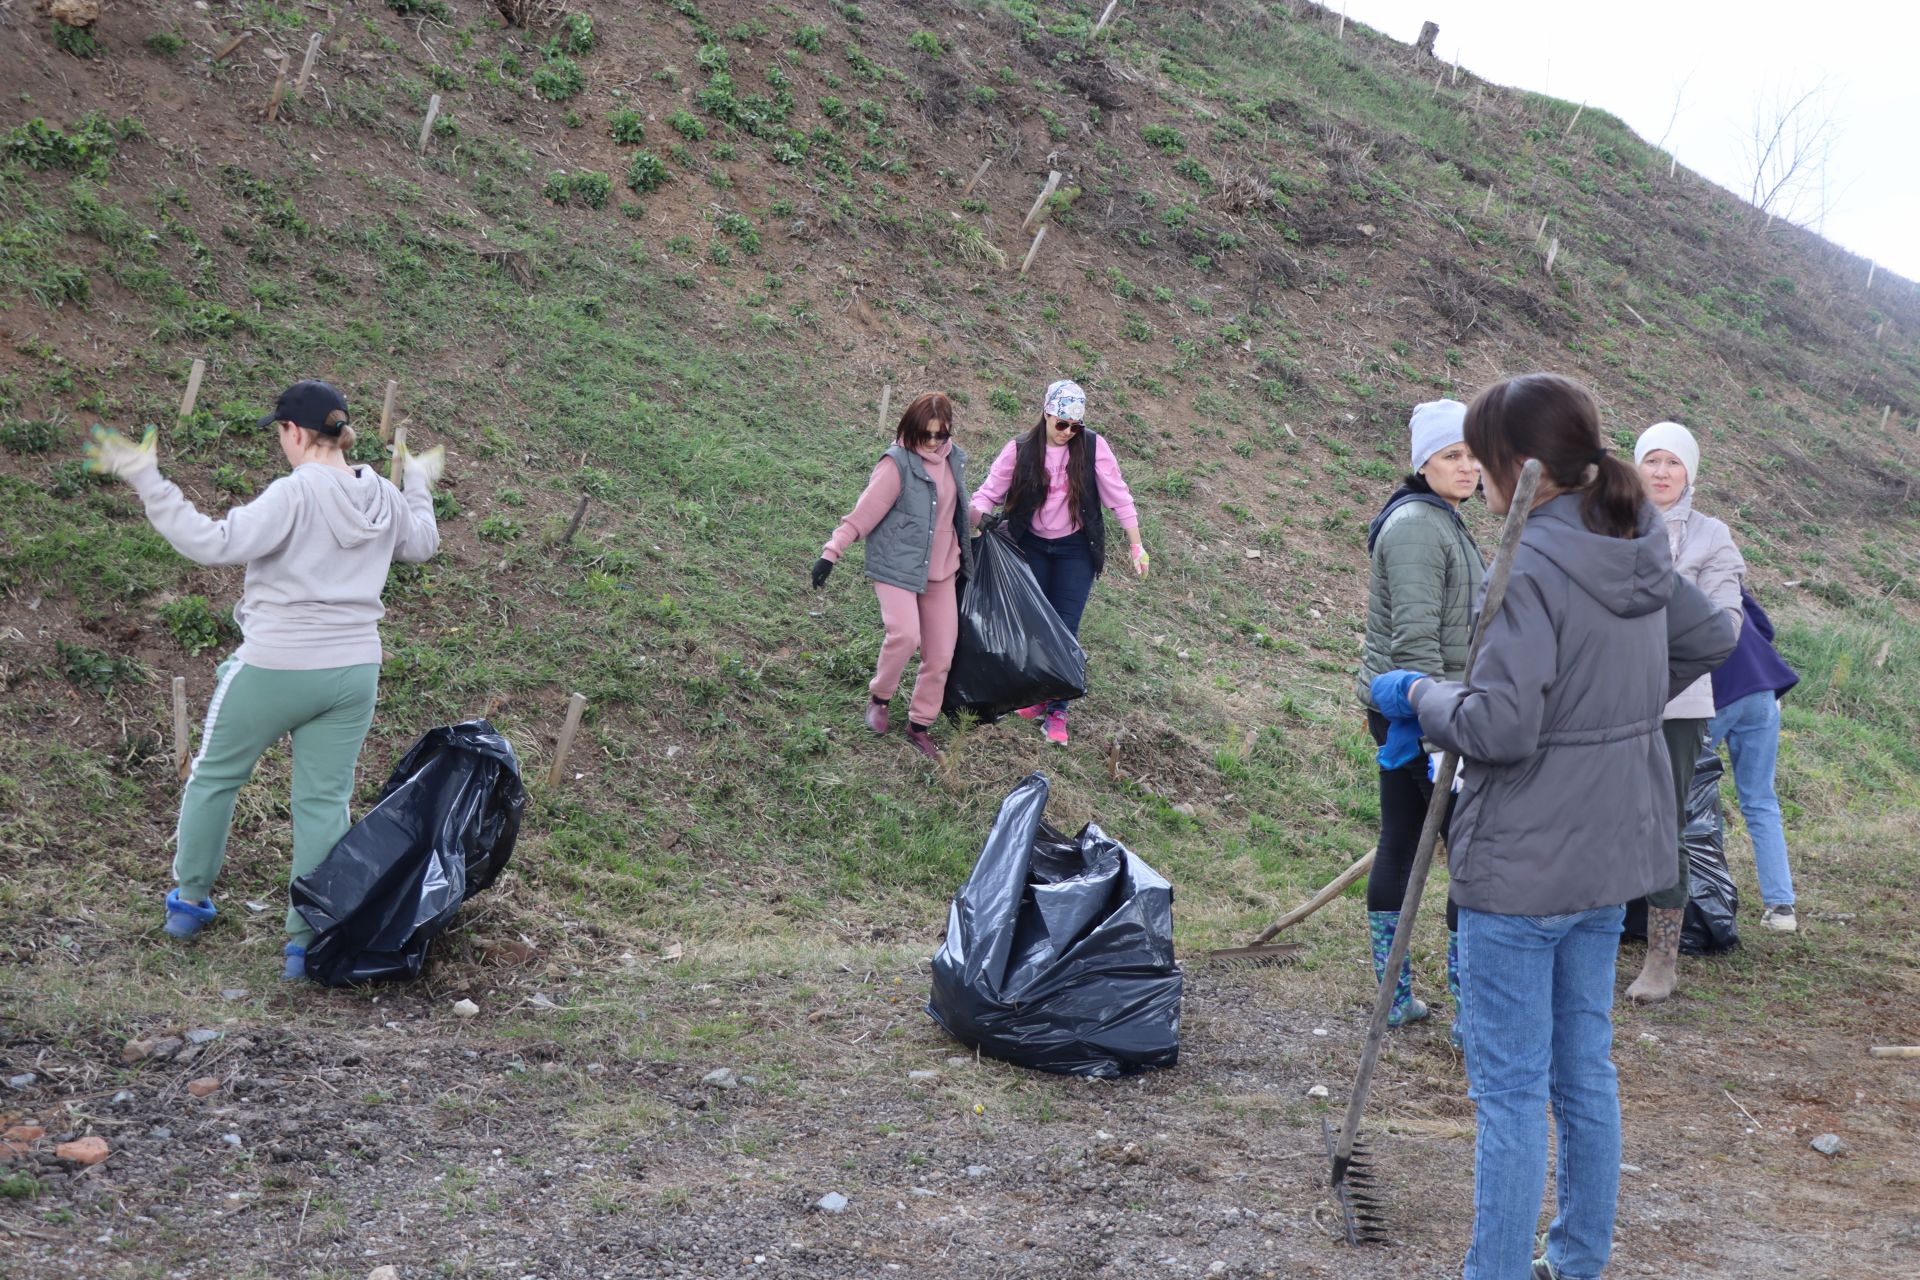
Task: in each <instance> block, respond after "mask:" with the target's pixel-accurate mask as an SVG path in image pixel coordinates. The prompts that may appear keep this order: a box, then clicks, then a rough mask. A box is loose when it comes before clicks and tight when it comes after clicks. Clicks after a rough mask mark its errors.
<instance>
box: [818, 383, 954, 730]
mask: <svg viewBox="0 0 1920 1280" xmlns="http://www.w3.org/2000/svg"><path fill="white" fill-rule="evenodd" d="M966 492H967V455H966V454H965V453H964V452H962V451H961V450H960V449H959V448H958V447H957V446H956V445H955V444H954V443H953V402H952V401H951V400H949V399H947V397H946V396H944V395H941V394H940V393H939V392H937V391H930V392H928V393H926V394H925V395H922V396H920V397H919V398H917V399H916V400H914V402H913V403H912V404H910V405H908V406H907V411H906V412H905V413H903V414H901V415H900V425H899V427H898V428H897V429H896V431H895V433H894V442H893V445H892V447H890V448H889V449H888V450H887V451H886V453H885V454H883V455H882V456H881V458H880V461H879V462H878V463H876V464H875V465H874V468H873V474H872V476H871V477H869V478H868V480H867V487H866V489H865V490H864V491H863V492H862V493H861V494H860V500H859V501H858V502H856V503H854V504H853V510H852V511H849V512H848V513H847V514H846V516H844V517H843V518H842V519H841V521H840V525H839V527H838V528H836V529H835V530H834V531H833V536H832V537H831V538H829V539H827V545H826V546H825V547H824V548H822V549H821V552H820V559H819V560H818V561H816V562H815V563H814V566H813V586H814V589H815V590H816V591H817V590H819V589H820V587H822V586H823V585H825V583H826V581H827V575H828V574H830V573H832V572H833V566H834V565H835V564H836V563H837V562H838V561H839V559H840V557H841V555H842V554H844V553H845V552H846V549H847V548H848V547H850V546H852V545H853V544H854V543H855V542H858V541H861V540H862V539H864V540H865V541H866V544H867V554H866V570H867V577H869V578H871V579H872V580H873V590H874V594H876V595H878V596H879V597H880V620H881V623H882V625H884V626H885V628H886V639H885V641H883V642H882V643H881V645H880V665H879V670H877V671H875V672H874V675H873V682H872V683H871V684H869V685H868V686H867V708H866V721H867V727H868V728H869V729H871V730H873V731H874V732H875V733H876V734H882V733H885V732H886V731H887V727H888V714H887V712H888V704H889V703H890V702H891V701H892V700H893V695H894V694H895V693H896V692H898V690H899V688H900V677H901V675H902V674H904V673H905V671H906V669H907V659H908V658H910V657H912V656H913V652H914V650H915V649H918V650H919V651H920V674H919V676H918V677H917V678H916V679H915V680H914V684H913V700H912V701H911V702H910V703H909V704H908V706H907V741H908V742H909V743H911V744H912V745H913V746H914V747H915V748H916V749H917V750H919V751H920V753H921V754H922V755H925V756H927V757H929V758H930V759H934V760H938V759H939V758H940V748H939V747H938V746H937V745H936V744H935V743H934V741H933V738H932V736H931V735H930V734H929V733H928V730H929V729H931V728H932V727H933V718H934V717H935V716H937V715H939V714H940V704H941V702H942V700H943V699H944V697H945V695H946V691H947V672H948V670H949V669H951V668H952V666H953V645H954V641H955V640H956V639H958V637H959V634H960V602H959V596H958V593H957V592H956V590H955V586H956V581H955V580H956V577H957V575H959V574H960V573H961V572H963V571H965V570H970V569H971V568H972V561H973V546H972V543H971V541H970V540H969V538H968V532H969V531H968V526H967V516H966V505H965V502H964V495H965V494H966Z"/></svg>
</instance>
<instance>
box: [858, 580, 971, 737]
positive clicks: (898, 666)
mask: <svg viewBox="0 0 1920 1280" xmlns="http://www.w3.org/2000/svg"><path fill="white" fill-rule="evenodd" d="M873 592H874V594H875V595H877V596H879V597H880V620H881V621H882V622H883V623H885V624H886V628H887V638H886V639H885V640H884V641H883V642H881V645H880V669H879V670H877V671H875V672H874V673H873V683H872V684H870V685H868V686H867V692H868V693H871V694H872V695H873V696H874V697H876V698H879V699H880V700H881V701H883V702H889V701H892V699H893V695H894V694H895V693H897V692H899V689H900V677H901V676H902V675H904V674H906V670H907V659H908V658H911V657H912V656H913V651H914V650H915V649H918V650H919V651H920V674H919V675H918V676H917V677H915V678H914V682H913V701H912V702H911V703H910V704H908V706H907V718H908V720H910V721H911V722H912V723H914V724H932V723H933V720H934V717H935V716H937V715H939V714H940V703H941V700H942V699H944V698H945V697H946V693H947V672H948V671H949V670H951V669H952V667H953V644H954V641H956V640H958V639H959V638H960V600H959V597H958V595H957V593H956V592H955V591H954V579H953V578H951V577H949V578H942V579H941V580H940V581H938V582H929V583H928V584H927V589H926V590H925V591H923V592H921V593H920V594H919V595H915V594H914V593H913V592H911V591H905V590H902V589H901V588H899V587H890V586H888V585H887V584H886V583H884V582H876V583H874V584H873Z"/></svg>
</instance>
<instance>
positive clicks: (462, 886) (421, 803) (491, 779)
mask: <svg viewBox="0 0 1920 1280" xmlns="http://www.w3.org/2000/svg"><path fill="white" fill-rule="evenodd" d="M525 806H526V790H525V789H524V788H523V787H522V786H521V785H520V761H519V760H518V759H517V758H516V757H515V756H514V754H513V747H512V745H511V744H509V743H508V742H507V740H506V739H505V738H503V737H501V736H500V735H499V734H498V733H496V732H495V731H494V728H493V726H492V725H491V724H488V723H487V722H486V721H485V720H469V721H466V722H465V723H463V724H456V725H449V726H446V727H444V728H439V729H433V730H429V731H428V732H427V733H426V734H425V735H424V736H422V737H421V739H420V740H419V741H418V742H416V743H414V744H413V746H412V747H410V748H408V750H407V753H406V754H405V755H404V756H402V757H400V763H399V764H397V765H395V766H394V769H393V774H392V776H391V777H389V778H388V779H387V786H386V790H384V791H382V792H381V794H380V803H378V804H376V805H375V806H374V807H373V808H372V809H371V810H370V811H369V812H368V813H367V816H366V817H364V818H362V819H360V821H358V822H356V823H354V824H353V827H352V829H351V830H349V831H348V832H347V834H346V835H344V836H341V837H340V842H339V843H338V844H336V845H334V846H333V852H331V853H329V854H328V855H327V857H326V861H324V862H322V863H321V864H320V865H319V866H317V867H315V868H314V869H313V870H312V871H310V872H309V873H307V874H306V875H304V876H301V877H300V878H299V879H297V880H295V881H294V882H293V905H294V908H295V909H296V910H297V911H299V913H300V914H301V916H302V917H303V918H305V920H306V922H307V923H308V924H309V925H310V926H312V927H313V929H314V931H315V933H316V934H317V935H318V936H317V937H315V938H314V940H313V941H312V942H311V943H309V944H308V946H307V976H308V977H310V978H312V979H314V980H315V981H316V982H321V983H324V984H325V985H327V986H330V987H339V986H345V985H347V984H348V983H354V982H375V981H379V980H382V979H397V978H415V977H418V976H419V974H420V967H421V965H422V964H424V963H425V962H426V958H427V945H428V944H429V943H431V942H432V941H433V940H434V938H436V937H438V936H439V935H440V933H441V931H442V930H444V929H445V928H446V927H447V926H448V925H449V924H451V923H452V922H453V917H454V913H455V912H457V911H458V910H459V909H460V904H461V903H462V902H465V901H466V900H467V899H468V898H470V897H472V896H473V895H474V894H476V893H479V892H480V891H481V890H482V889H485V888H487V887H488V886H489V885H491V884H492V883H493V882H494V880H495V879H496V878H497V877H498V876H499V875H500V873H501V871H503V870H505V869H506V865H507V859H508V858H510V857H512V856H513V842H514V839H515V838H516V837H517V836H518V835H519V834H520V814H521V810H522V809H524V808H525Z"/></svg>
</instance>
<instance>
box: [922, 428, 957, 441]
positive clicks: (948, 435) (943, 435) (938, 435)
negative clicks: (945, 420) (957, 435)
mask: <svg viewBox="0 0 1920 1280" xmlns="http://www.w3.org/2000/svg"><path fill="white" fill-rule="evenodd" d="M927 438H928V439H929V440H951V439H953V428H951V427H948V428H946V429H945V430H943V431H930V432H928V433H927Z"/></svg>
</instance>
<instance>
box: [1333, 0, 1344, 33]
mask: <svg viewBox="0 0 1920 1280" xmlns="http://www.w3.org/2000/svg"><path fill="white" fill-rule="evenodd" d="M1333 38H1334V39H1335V40H1345V39H1346V38H1347V6H1346V5H1344V4H1343V5H1341V6H1340V25H1339V26H1337V27H1335V28H1334V29H1333Z"/></svg>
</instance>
